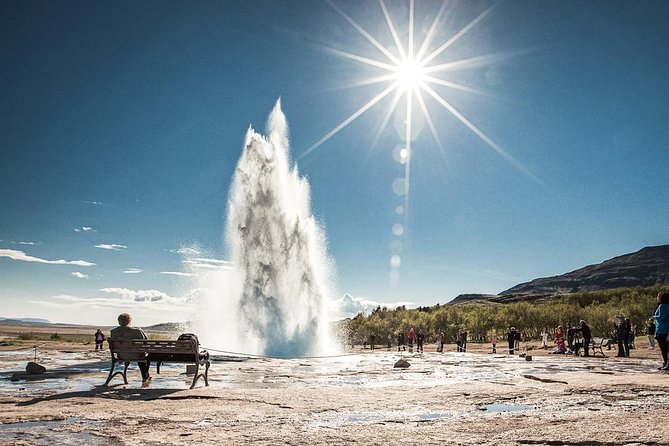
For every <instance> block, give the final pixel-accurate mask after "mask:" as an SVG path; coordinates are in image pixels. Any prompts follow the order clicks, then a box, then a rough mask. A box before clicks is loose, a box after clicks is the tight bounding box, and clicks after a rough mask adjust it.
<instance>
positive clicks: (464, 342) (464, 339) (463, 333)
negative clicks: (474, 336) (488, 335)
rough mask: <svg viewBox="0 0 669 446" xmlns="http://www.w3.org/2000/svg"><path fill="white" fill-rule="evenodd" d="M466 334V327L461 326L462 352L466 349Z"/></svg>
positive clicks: (467, 334)
mask: <svg viewBox="0 0 669 446" xmlns="http://www.w3.org/2000/svg"><path fill="white" fill-rule="evenodd" d="M467 336H469V333H467V329H466V328H463V329H462V351H463V352H466V351H467Z"/></svg>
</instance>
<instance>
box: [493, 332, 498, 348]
mask: <svg viewBox="0 0 669 446" xmlns="http://www.w3.org/2000/svg"><path fill="white" fill-rule="evenodd" d="M492 352H493V353H497V333H493V334H492Z"/></svg>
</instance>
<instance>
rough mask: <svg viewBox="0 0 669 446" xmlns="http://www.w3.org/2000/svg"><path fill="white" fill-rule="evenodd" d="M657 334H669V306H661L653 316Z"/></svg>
mask: <svg viewBox="0 0 669 446" xmlns="http://www.w3.org/2000/svg"><path fill="white" fill-rule="evenodd" d="M653 319H654V320H655V325H656V328H655V333H669V304H660V305H658V306H657V308H656V309H655V314H653Z"/></svg>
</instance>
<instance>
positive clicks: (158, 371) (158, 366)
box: [156, 361, 163, 375]
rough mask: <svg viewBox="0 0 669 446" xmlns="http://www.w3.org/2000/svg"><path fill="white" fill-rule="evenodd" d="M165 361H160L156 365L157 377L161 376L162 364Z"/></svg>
mask: <svg viewBox="0 0 669 446" xmlns="http://www.w3.org/2000/svg"><path fill="white" fill-rule="evenodd" d="M162 363H163V361H158V363H157V364H156V375H160V364H162Z"/></svg>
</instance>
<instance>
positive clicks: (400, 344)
mask: <svg viewBox="0 0 669 446" xmlns="http://www.w3.org/2000/svg"><path fill="white" fill-rule="evenodd" d="M400 349H402V351H405V350H406V349H407V347H406V341H405V340H404V332H403V331H400V332H399V333H398V334H397V351H400Z"/></svg>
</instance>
